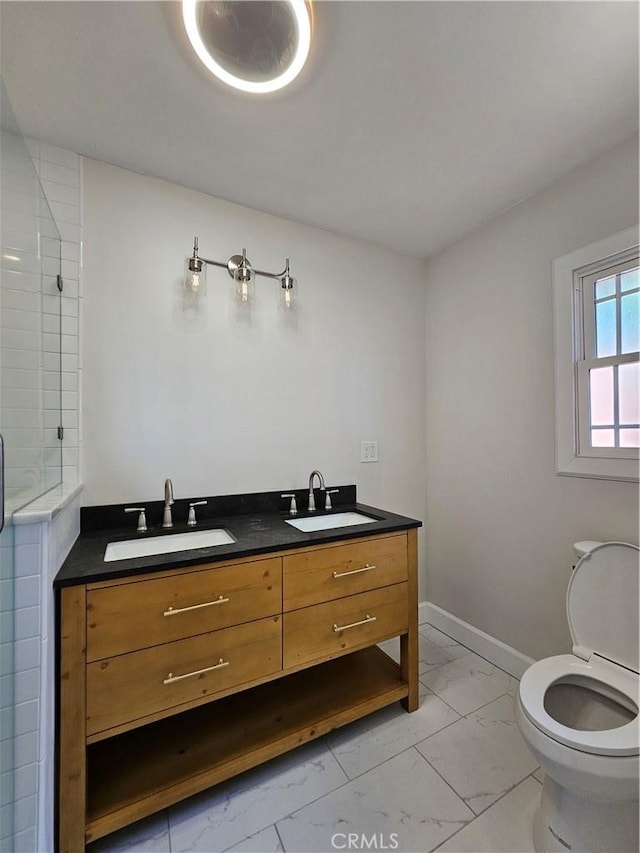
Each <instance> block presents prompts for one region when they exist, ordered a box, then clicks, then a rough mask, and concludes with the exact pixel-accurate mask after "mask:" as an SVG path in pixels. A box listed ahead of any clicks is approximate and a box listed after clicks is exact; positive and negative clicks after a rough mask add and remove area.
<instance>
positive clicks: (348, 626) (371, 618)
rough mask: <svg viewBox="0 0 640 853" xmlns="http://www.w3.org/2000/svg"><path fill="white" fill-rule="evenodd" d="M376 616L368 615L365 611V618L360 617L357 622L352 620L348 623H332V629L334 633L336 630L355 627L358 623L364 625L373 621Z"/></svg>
mask: <svg viewBox="0 0 640 853" xmlns="http://www.w3.org/2000/svg"><path fill="white" fill-rule="evenodd" d="M377 618H378V617H377V616H369V614H368V613H367V615H366V618H365V619H361V620H360V621H359V622H352V623H351V624H350V625H334V626H333V630H334V631H335V632H336V633H337V632H338V631H346V630H347V628H357V626H358V625H366V624H367V623H368V622H375V621H376V620H377Z"/></svg>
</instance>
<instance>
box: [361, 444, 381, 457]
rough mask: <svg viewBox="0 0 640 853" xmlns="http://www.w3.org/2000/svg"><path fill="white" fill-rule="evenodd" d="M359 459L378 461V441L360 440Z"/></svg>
mask: <svg viewBox="0 0 640 853" xmlns="http://www.w3.org/2000/svg"><path fill="white" fill-rule="evenodd" d="M360 461H361V462H377V461H378V442H377V441H361V442H360Z"/></svg>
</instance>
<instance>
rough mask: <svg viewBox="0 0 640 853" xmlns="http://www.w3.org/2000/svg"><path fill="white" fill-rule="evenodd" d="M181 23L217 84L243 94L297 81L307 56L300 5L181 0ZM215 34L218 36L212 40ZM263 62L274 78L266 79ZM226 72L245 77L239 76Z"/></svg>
mask: <svg viewBox="0 0 640 853" xmlns="http://www.w3.org/2000/svg"><path fill="white" fill-rule="evenodd" d="M207 7H208V8H207ZM251 7H253V8H251ZM265 7H267V11H268V12H269V14H270V20H269V26H273V27H274V29H273V30H272V32H271V33H270V32H267V31H266V27H265V26H264V21H263V18H264V12H265ZM182 17H183V20H184V26H185V29H186V31H187V36H188V37H189V41H190V42H191V45H192V47H193V49H194V51H195V52H196V54H197V55H198V57H199V59H200V61H201V62H202V63H203V64H204V65H205V66H206V67H207V68H208V69H209V71H210V72H211V73H212V74H214V75H215V76H216V77H218V79H220V80H222V81H223V82H224V83H226V84H227V85H229V86H233V87H234V88H236V89H241V90H242V91H244V92H251V93H253V94H265V93H267V92H275V91H277V90H278V89H282V88H283V87H284V86H286V85H288V84H289V83H291V81H292V80H294V79H295V78H296V77H297V76H298V74H299V73H300V71H301V70H302V67H303V65H304V64H305V62H306V59H307V56H308V54H309V47H310V45H311V17H310V13H309V8H308V6H307V3H305V0H272V2H271V3H270V4H267V3H265V2H261V3H253V2H251V0H240V2H221V0H183V3H182ZM254 23H255V24H256V25H257V27H256V29H255V30H253V24H254ZM252 30H253V31H252ZM216 31H218V32H220V33H221V35H219V36H218V38H217V39H216ZM216 41H217V43H216ZM214 54H215V56H214ZM265 60H267V61H268V64H269V65H270V66H272V71H271V68H269V73H270V74H271V73H272V74H273V75H275V76H269V77H266V76H265ZM254 62H255V63H256V65H257V67H255V69H254V68H253V63H254ZM223 63H224V64H223ZM225 64H226V66H227V67H225ZM229 66H231V67H232V68H233V70H234V71H236V72H240V73H242V72H243V71H244V70H245V69H246V70H247V71H248V72H249V73H248V75H247V77H243V76H239V74H238V73H232V71H231V70H229ZM283 69H284V70H283ZM252 70H254V71H255V73H253V74H252V73H251V72H252ZM251 78H253V79H251ZM256 78H257V79H256Z"/></svg>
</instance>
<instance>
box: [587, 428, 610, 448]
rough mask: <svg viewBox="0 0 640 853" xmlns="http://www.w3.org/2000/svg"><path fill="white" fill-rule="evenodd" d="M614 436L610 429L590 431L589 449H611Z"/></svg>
mask: <svg viewBox="0 0 640 853" xmlns="http://www.w3.org/2000/svg"><path fill="white" fill-rule="evenodd" d="M614 444H615V436H614V433H613V430H612V429H592V430H591V447H613V446H614Z"/></svg>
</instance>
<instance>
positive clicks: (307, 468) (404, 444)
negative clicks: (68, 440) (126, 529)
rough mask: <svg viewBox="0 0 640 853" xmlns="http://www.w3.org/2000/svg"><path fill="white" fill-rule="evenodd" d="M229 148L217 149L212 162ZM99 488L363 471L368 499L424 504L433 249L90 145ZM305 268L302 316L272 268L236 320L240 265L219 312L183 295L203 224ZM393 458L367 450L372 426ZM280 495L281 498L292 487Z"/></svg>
mask: <svg viewBox="0 0 640 853" xmlns="http://www.w3.org/2000/svg"><path fill="white" fill-rule="evenodd" d="M214 165H215V163H214ZM83 182H84V225H85V245H84V268H83V298H82V300H81V301H82V303H83V309H82V317H83V344H82V358H83V430H82V479H83V481H84V486H85V493H84V503H85V504H100V503H114V502H120V501H131V502H143V501H145V500H159V499H161V498H162V495H163V483H164V480H165V478H166V477H171V478H172V479H173V484H174V489H175V493H176V495H177V496H185V497H186V496H190V495H201V494H230V493H237V492H250V491H263V490H273V489H280V488H281V489H283V490H286V489H289V488H303V487H305V486H306V483H307V480H308V476H309V473H310V472H311V470H312V469H313V468H319V469H320V470H321V471H322V472H323V474H324V475H325V479H326V481H327V484H334V483H352V482H354V483H356V484H357V485H358V496H359V499H360V500H361V501H363V502H368V503H371V504H373V505H380V506H383V507H385V508H388V509H391V510H395V511H398V512H401V513H405V514H408V515H413V516H417V517H418V518H423V516H424V400H425V392H424V387H425V382H424V286H423V281H422V278H421V275H420V270H421V266H420V264H419V263H418V262H417V261H415V260H412V259H409V258H406V257H403V256H401V255H398V254H396V253H394V252H392V251H389V250H386V249H381V248H378V247H376V246H374V245H372V244H369V243H364V242H358V241H354V240H349V239H346V238H342V237H339V236H336V235H334V234H330V233H328V232H325V231H320V230H317V229H314V228H309V227H306V226H303V225H299V224H296V223H293V222H289V221H286V220H283V219H279V218H277V217H273V216H267V215H265V214H262V213H257V212H255V211H252V210H249V209H247V208H244V207H240V206H238V205H235V204H230V203H228V202H224V201H221V200H219V199H215V198H212V197H211V196H207V195H204V194H202V193H198V192H194V191H192V190H187V189H183V188H181V187H178V186H174V185H172V184H169V183H166V182H164V181H161V180H156V179H151V178H148V177H143V176H140V175H137V174H134V173H132V172H128V171H125V170H123V169H119V168H116V167H114V166H110V165H107V164H104V163H100V162H97V161H94V160H85V161H84V170H83ZM195 234H197V235H198V236H199V239H200V251H201V254H202V255H203V256H205V257H210V258H214V259H216V260H220V261H222V260H224V261H226V260H227V258H228V257H229V256H230V255H232V254H235V253H238V252H240V251H241V249H242V248H243V247H246V249H247V255H248V257H249V259H250V260H251V261H252V262H253V263H254V265H255V266H257V267H259V268H262V269H268V270H273V271H278V270H281V269H282V268H283V265H284V258H285V257H290V258H291V268H292V274H293V275H295V276H296V277H297V278H298V279H299V290H298V296H299V311H298V312H297V314H296V315H295V317H294V318H293V319H294V321H295V323H294V324H290V325H284V324H283V318H282V316H281V315H282V313H283V312H282V311H278V310H277V308H276V305H277V300H278V298H279V284H278V282H276V281H272V280H269V279H265V278H259V279H258V281H257V284H256V296H257V298H258V300H259V301H258V302H257V303H256V306H255V311H254V312H253V315H252V320H251V322H250V323H249V322H245V321H242V320H239V319H238V318H237V316H236V313H235V312H236V309H235V306H234V305H233V303H232V300H231V291H232V285H233V282H232V280H231V278H230V277H229V275H228V274H227V272H226V270H224V269H218V268H214V267H209V268H208V295H207V298H206V313H204V314H203V315H200V316H199V317H198V318H197V320H196V321H190V320H188V319H187V318H186V317H185V316H184V314H183V313H182V310H181V296H180V284H181V278H182V276H183V273H184V262H185V258H186V257H187V256H188V255H190V254H191V249H192V246H193V237H194V235H195ZM366 439H373V440H377V441H378V442H379V451H380V462H378V463H377V464H371V463H369V464H362V463H360V442H361V440H366ZM283 503H284V502H283Z"/></svg>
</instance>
